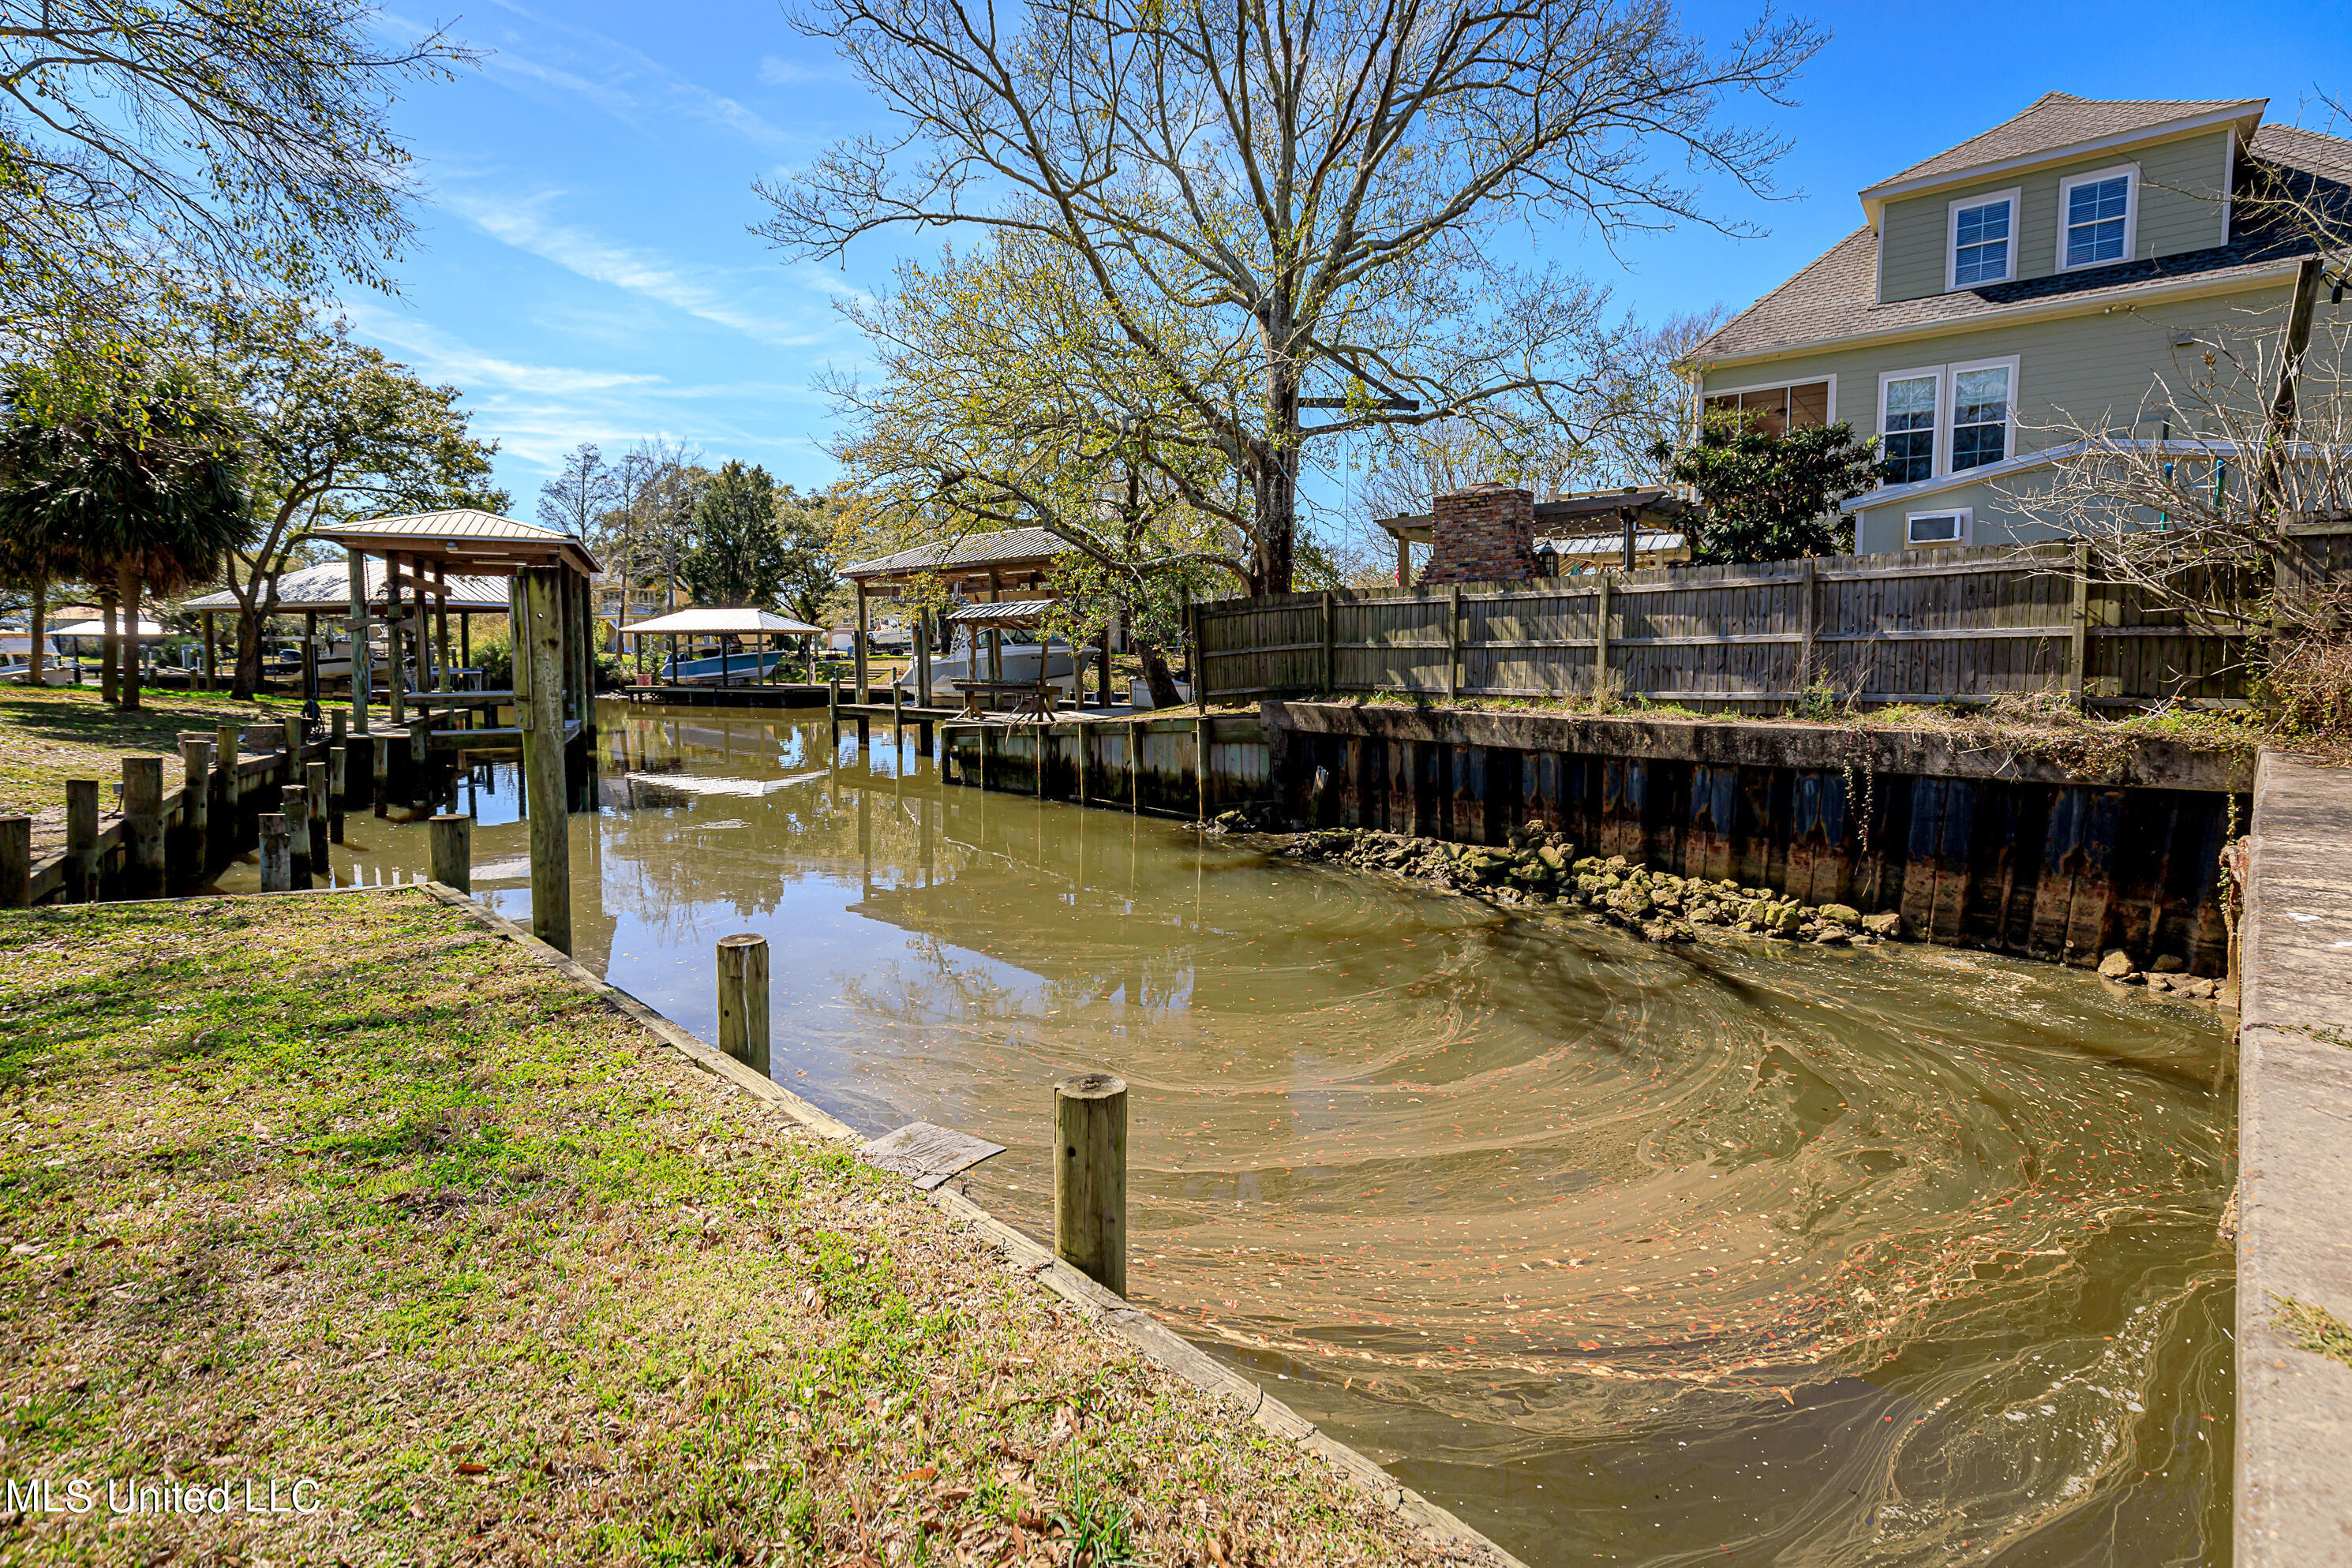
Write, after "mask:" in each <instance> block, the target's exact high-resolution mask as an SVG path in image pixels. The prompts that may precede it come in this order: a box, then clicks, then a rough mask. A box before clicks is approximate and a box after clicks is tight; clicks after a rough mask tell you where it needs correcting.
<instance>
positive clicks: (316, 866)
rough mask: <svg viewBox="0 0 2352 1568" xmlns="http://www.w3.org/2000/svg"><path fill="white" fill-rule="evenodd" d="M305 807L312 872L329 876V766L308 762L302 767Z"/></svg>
mask: <svg viewBox="0 0 2352 1568" xmlns="http://www.w3.org/2000/svg"><path fill="white" fill-rule="evenodd" d="M302 792H303V794H304V796H305V797H306V799H305V800H304V802H303V804H304V806H305V807H306V808H307V809H308V810H309V812H310V816H309V818H308V821H309V822H310V870H311V872H312V873H313V874H314V875H318V876H325V875H326V874H327V765H326V764H325V763H323V762H306V763H304V764H303V765H302Z"/></svg>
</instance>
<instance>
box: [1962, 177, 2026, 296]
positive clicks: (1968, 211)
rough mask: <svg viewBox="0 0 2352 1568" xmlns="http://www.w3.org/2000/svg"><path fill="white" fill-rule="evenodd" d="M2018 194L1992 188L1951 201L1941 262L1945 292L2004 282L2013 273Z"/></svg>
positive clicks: (2014, 271)
mask: <svg viewBox="0 0 2352 1568" xmlns="http://www.w3.org/2000/svg"><path fill="white" fill-rule="evenodd" d="M2018 196H2019V193H2018V192H2017V191H2015V190H2008V191H1995V192H1993V193H1990V194H1989V195H1976V196H1962V197H1961V198H1960V199H1959V200H1958V201H1956V202H1954V203H1953V204H1951V218H1950V235H1949V241H1950V243H1949V244H1948V246H1946V247H1945V264H1944V287H1945V288H1946V289H1947V290H1951V289H1955V288H1974V287H1977V286H1978V285H1979V284H1985V283H2006V282H2008V281H2009V280H2010V279H2011V278H2012V277H2016V276H2017V204H2018Z"/></svg>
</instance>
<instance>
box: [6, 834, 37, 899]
mask: <svg viewBox="0 0 2352 1568" xmlns="http://www.w3.org/2000/svg"><path fill="white" fill-rule="evenodd" d="M32 907H33V819H32V818H30V817H26V816H10V817H0V909H30V908H32Z"/></svg>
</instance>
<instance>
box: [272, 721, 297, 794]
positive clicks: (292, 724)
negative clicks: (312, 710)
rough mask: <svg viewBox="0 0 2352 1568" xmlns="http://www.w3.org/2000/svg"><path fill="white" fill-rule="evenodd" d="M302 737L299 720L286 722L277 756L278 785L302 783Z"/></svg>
mask: <svg viewBox="0 0 2352 1568" xmlns="http://www.w3.org/2000/svg"><path fill="white" fill-rule="evenodd" d="M302 735H303V731H302V721H301V720H300V719H299V718H289V719H288V720H287V721H286V738H285V740H284V741H283V742H282V743H281V744H280V748H279V751H278V783H280V784H299V783H300V782H302Z"/></svg>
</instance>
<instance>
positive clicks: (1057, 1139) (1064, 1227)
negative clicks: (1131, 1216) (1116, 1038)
mask: <svg viewBox="0 0 2352 1568" xmlns="http://www.w3.org/2000/svg"><path fill="white" fill-rule="evenodd" d="M1054 1256H1055V1257H1056V1258H1058V1259H1060V1260H1062V1261H1063V1262H1065V1263H1067V1264H1068V1265H1069V1266H1070V1267H1071V1268H1073V1269H1076V1270H1077V1271H1078V1272H1079V1273H1081V1274H1084V1275H1085V1276H1086V1277H1087V1279H1089V1280H1092V1281H1095V1283H1097V1284H1098V1285H1100V1286H1102V1287H1103V1288H1104V1289H1105V1290H1107V1291H1111V1292H1112V1293H1113V1294H1115V1295H1121V1296H1124V1295H1125V1294H1127V1082H1126V1080H1124V1079H1121V1078H1119V1077H1117V1076H1116V1075H1114V1074H1112V1073H1108V1072H1079V1073H1075V1074H1073V1075H1072V1076H1070V1077H1068V1078H1065V1079H1063V1080H1062V1081H1061V1082H1058V1083H1056V1084H1055V1085H1054Z"/></svg>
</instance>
